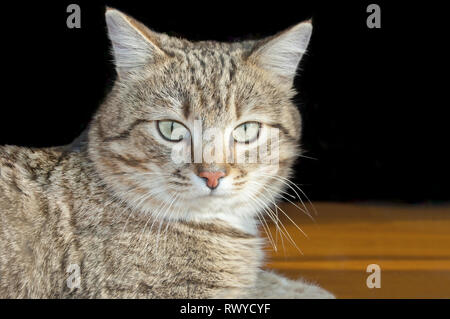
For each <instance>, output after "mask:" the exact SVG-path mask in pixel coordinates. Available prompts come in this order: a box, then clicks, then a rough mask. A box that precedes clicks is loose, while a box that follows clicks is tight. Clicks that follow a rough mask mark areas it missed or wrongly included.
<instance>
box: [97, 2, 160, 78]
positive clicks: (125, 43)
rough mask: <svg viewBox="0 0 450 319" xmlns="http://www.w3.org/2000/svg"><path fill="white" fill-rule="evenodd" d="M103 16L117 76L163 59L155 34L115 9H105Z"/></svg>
mask: <svg viewBox="0 0 450 319" xmlns="http://www.w3.org/2000/svg"><path fill="white" fill-rule="evenodd" d="M105 16H106V25H107V27H108V35H109V38H110V40H111V43H112V47H113V55H114V61H115V64H116V68H117V72H118V73H119V75H121V74H123V73H128V72H130V71H133V70H135V69H136V68H139V67H142V66H144V65H146V64H148V63H151V62H154V61H156V60H158V59H161V58H164V56H165V53H164V52H163V51H162V50H161V49H160V48H159V47H158V45H157V37H158V35H157V33H156V32H153V31H151V30H150V29H148V28H147V27H146V26H144V25H143V24H142V23H140V22H138V21H136V20H135V19H133V18H131V17H129V16H127V15H125V14H124V13H122V12H120V11H118V10H116V9H112V8H106V13H105Z"/></svg>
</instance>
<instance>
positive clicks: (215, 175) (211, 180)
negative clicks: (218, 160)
mask: <svg viewBox="0 0 450 319" xmlns="http://www.w3.org/2000/svg"><path fill="white" fill-rule="evenodd" d="M198 176H199V177H201V178H204V179H206V185H207V186H208V187H209V188H211V189H214V188H216V187H217V186H219V180H220V179H221V178H222V177H224V176H225V173H224V172H222V171H215V172H208V171H203V172H200V173H199V174H198Z"/></svg>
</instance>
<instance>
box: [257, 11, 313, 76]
mask: <svg viewBox="0 0 450 319" xmlns="http://www.w3.org/2000/svg"><path fill="white" fill-rule="evenodd" d="M311 32H312V24H311V20H308V21H305V22H302V23H299V24H297V25H295V26H293V27H291V28H289V29H287V30H285V31H282V32H280V33H278V34H276V35H275V36H272V37H269V38H267V39H264V40H261V41H260V42H259V43H258V44H257V45H256V47H255V48H254V49H253V52H252V53H251V54H250V56H249V59H250V60H251V61H252V62H254V63H255V64H257V65H258V66H260V67H261V68H263V69H265V70H267V71H269V72H272V73H274V74H275V75H277V76H279V77H280V78H281V79H282V80H285V81H288V82H289V83H292V81H293V80H294V77H295V74H296V71H297V67H298V64H299V63H300V60H301V58H302V56H303V54H304V53H305V52H306V48H307V46H308V42H309V39H310V38H311Z"/></svg>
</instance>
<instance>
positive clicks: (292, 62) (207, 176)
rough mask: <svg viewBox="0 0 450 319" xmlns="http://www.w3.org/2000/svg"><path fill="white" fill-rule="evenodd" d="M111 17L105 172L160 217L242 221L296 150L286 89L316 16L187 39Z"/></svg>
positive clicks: (97, 127) (265, 200)
mask: <svg viewBox="0 0 450 319" xmlns="http://www.w3.org/2000/svg"><path fill="white" fill-rule="evenodd" d="M106 16H107V24H108V29H109V35H110V38H111V41H112V44H113V50H114V56H115V62H116V66H117V71H118V74H119V78H118V80H117V82H116V84H115V86H114V89H113V91H112V92H111V93H110V95H109V96H108V98H107V100H106V101H105V103H104V105H103V106H102V107H101V109H100V110H99V112H98V114H97V116H96V118H95V120H94V122H93V124H92V129H91V132H90V142H89V152H90V155H91V157H92V159H93V160H94V163H95V164H96V167H97V169H98V170H99V172H100V173H101V175H102V178H103V179H104V180H105V182H106V183H107V184H108V186H109V187H110V188H111V189H112V190H113V192H114V193H115V194H116V196H117V197H118V198H120V199H122V200H125V201H126V202H127V203H128V204H130V205H131V206H133V207H137V208H139V209H142V210H143V211H148V212H149V213H151V214H154V215H155V216H156V217H158V218H166V219H184V220H204V219H214V218H222V219H225V220H228V221H230V222H231V223H233V224H239V225H236V226H237V227H240V228H244V229H246V227H242V225H241V224H242V220H248V222H249V223H251V222H250V220H251V219H253V218H254V217H255V214H256V212H257V211H259V210H264V209H267V207H268V206H270V205H271V204H272V202H273V201H274V200H275V199H276V198H277V196H278V194H279V192H280V191H281V190H282V189H283V185H285V184H286V181H285V180H284V178H286V177H288V176H289V173H290V169H291V166H292V164H293V161H294V160H295V159H296V157H297V156H298V153H299V148H298V141H299V139H300V115H299V112H298V110H297V108H296V107H295V106H294V105H293V104H292V102H291V98H292V96H293V94H294V92H293V90H292V88H291V87H292V80H293V77H294V75H295V71H296V68H297V64H298V62H299V61H300V58H301V55H302V54H303V52H304V51H305V48H306V45H307V42H308V40H309V36H310V32H311V27H310V24H309V23H303V24H300V25H297V26H295V27H293V28H291V29H289V30H287V31H285V32H284V33H281V34H280V35H278V36H276V37H273V38H270V39H266V40H263V41H261V42H241V43H234V44H224V43H216V42H198V43H192V42H188V41H185V40H179V39H175V38H171V37H168V36H166V35H163V34H157V33H155V32H152V31H150V30H149V29H147V28H145V27H144V26H143V25H142V24H140V23H138V22H136V21H135V20H133V19H131V18H129V17H127V16H125V15H123V14H122V13H120V12H118V11H116V10H109V11H107V14H106ZM246 230H248V229H246Z"/></svg>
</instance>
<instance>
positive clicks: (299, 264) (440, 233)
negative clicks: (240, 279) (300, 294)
mask: <svg viewBox="0 0 450 319" xmlns="http://www.w3.org/2000/svg"><path fill="white" fill-rule="evenodd" d="M280 206H281V209H283V210H284V211H285V212H286V214H288V215H289V217H290V218H291V219H293V220H294V221H295V222H296V223H297V224H298V225H299V226H300V227H301V228H302V230H303V231H304V232H305V233H306V234H307V236H308V238H306V237H305V236H304V235H303V234H302V233H301V231H300V230H298V229H297V228H296V227H295V226H294V225H293V223H292V222H290V220H289V219H288V218H287V217H285V216H282V215H283V213H281V212H279V216H280V219H281V220H282V222H283V224H284V225H285V227H286V230H287V231H288V232H289V233H290V235H291V236H292V239H293V240H294V241H295V243H296V245H297V246H298V248H299V249H301V251H302V253H303V255H302V254H301V253H300V252H299V251H298V250H297V248H295V246H294V245H293V244H291V243H289V242H288V241H287V240H286V238H285V239H284V248H283V243H282V241H281V239H280V235H279V234H278V235H277V234H276V231H275V229H276V228H275V227H274V224H273V223H270V224H269V226H270V233H271V234H272V237H273V239H274V240H276V241H277V245H276V247H277V251H276V252H275V251H274V250H273V248H271V247H270V246H268V247H267V251H268V254H269V255H270V256H271V257H270V258H269V259H268V263H267V267H268V268H272V269H276V270H277V271H278V272H279V273H283V274H285V275H286V276H288V277H290V278H298V277H300V276H301V277H304V278H306V279H308V280H310V281H314V282H317V283H319V284H320V285H321V286H322V287H324V288H326V289H328V290H330V291H331V292H333V293H334V294H335V295H336V296H337V297H338V298H450V206H426V205H418V206H414V205H411V206H392V205H391V206H388V205H377V204H375V205H369V204H334V203H315V204H314V206H315V208H316V210H317V212H318V215H317V216H315V215H314V213H313V210H312V208H311V206H308V210H309V211H310V212H311V214H312V215H313V217H314V219H315V222H313V221H312V220H311V219H309V218H308V217H307V216H306V215H305V214H304V213H302V212H301V211H300V210H299V209H298V208H296V207H295V206H294V205H290V204H282V205H280ZM299 206H300V205H299ZM369 264H378V265H379V266H380V267H381V288H373V289H369V288H368V287H367V285H366V278H367V276H368V275H370V274H369V273H367V272H366V268H367V265H369Z"/></svg>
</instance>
